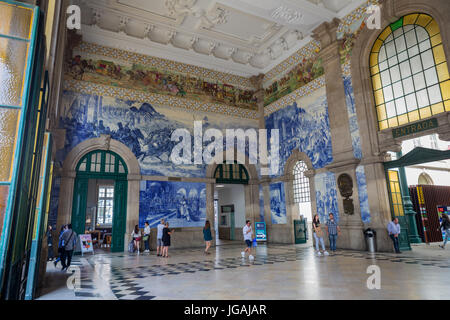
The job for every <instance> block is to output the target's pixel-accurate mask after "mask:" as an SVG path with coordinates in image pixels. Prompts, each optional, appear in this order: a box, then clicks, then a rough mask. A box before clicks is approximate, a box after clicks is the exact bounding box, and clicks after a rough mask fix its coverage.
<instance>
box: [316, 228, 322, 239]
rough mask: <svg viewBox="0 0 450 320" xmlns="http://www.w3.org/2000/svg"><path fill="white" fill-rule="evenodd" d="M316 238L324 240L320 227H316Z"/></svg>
mask: <svg viewBox="0 0 450 320" xmlns="http://www.w3.org/2000/svg"><path fill="white" fill-rule="evenodd" d="M316 236H317V237H318V238H323V232H322V228H321V227H320V226H318V227H316Z"/></svg>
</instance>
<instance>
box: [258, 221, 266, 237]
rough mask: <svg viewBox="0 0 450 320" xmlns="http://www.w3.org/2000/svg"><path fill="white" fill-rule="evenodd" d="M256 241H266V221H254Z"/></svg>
mask: <svg viewBox="0 0 450 320" xmlns="http://www.w3.org/2000/svg"><path fill="white" fill-rule="evenodd" d="M255 233H256V241H267V233H266V223H265V222H255Z"/></svg>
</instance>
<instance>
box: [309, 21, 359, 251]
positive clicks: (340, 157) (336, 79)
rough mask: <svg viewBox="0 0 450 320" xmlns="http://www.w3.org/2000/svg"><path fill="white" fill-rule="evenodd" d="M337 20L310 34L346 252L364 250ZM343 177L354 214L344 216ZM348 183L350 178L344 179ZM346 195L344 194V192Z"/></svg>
mask: <svg viewBox="0 0 450 320" xmlns="http://www.w3.org/2000/svg"><path fill="white" fill-rule="evenodd" d="M339 23H340V20H339V19H337V18H335V19H333V20H332V21H331V22H330V23H328V22H324V23H322V24H321V25H320V26H319V27H317V28H316V29H315V30H314V31H313V38H314V39H316V40H318V41H320V44H321V50H320V53H319V58H320V59H322V64H323V68H324V71H325V82H326V94H327V103H328V116H329V121H330V131H331V143H332V149H333V163H332V164H330V165H328V166H327V169H328V170H330V171H332V172H334V174H335V177H336V185H337V186H338V188H337V189H338V190H337V201H338V206H339V213H340V214H339V224H340V226H341V231H342V235H341V237H340V239H339V241H338V244H337V245H338V247H340V248H346V249H356V250H364V249H365V243H364V237H363V223H362V220H361V208H360V204H359V195H358V185H357V180H356V167H357V165H358V164H359V160H358V159H356V158H355V156H354V153H353V146H352V138H351V134H350V124H349V115H348V110H347V103H346V99H345V88H344V82H343V76H342V68H341V61H340V53H339V48H340V41H338V40H337V34H336V32H337V28H338V26H339ZM344 174H346V175H347V177H350V179H351V180H350V183H351V184H352V185H353V186H352V188H350V184H349V185H348V186H347V189H348V190H347V194H351V196H350V199H351V200H352V201H353V208H354V210H353V212H352V211H349V214H346V213H345V210H344V203H348V202H350V199H349V196H348V195H347V196H345V195H344V194H343V193H342V188H341V191H340V188H339V181H338V179H339V177H341V176H342V175H344ZM347 181H349V179H347ZM344 193H345V192H344Z"/></svg>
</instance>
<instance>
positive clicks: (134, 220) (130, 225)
mask: <svg viewBox="0 0 450 320" xmlns="http://www.w3.org/2000/svg"><path fill="white" fill-rule="evenodd" d="M141 178H142V176H141V175H138V174H129V175H128V177H127V180H128V183H127V184H128V191H127V192H128V193H127V222H126V228H125V234H124V235H123V237H124V246H123V250H124V252H126V251H127V250H128V243H130V241H131V232H132V231H133V229H134V226H135V225H138V224H139V194H140V191H141V184H140V182H141ZM150 237H152V235H150ZM152 242H153V243H152ZM152 244H153V245H155V241H150V245H151V249H153V248H155V249H156V246H155V247H152Z"/></svg>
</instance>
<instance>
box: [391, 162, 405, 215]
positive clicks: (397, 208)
mask: <svg viewBox="0 0 450 320" xmlns="http://www.w3.org/2000/svg"><path fill="white" fill-rule="evenodd" d="M388 178H389V186H390V195H391V202H392V208H393V209H394V215H395V216H403V200H402V194H401V192H400V182H399V178H398V171H396V170H388Z"/></svg>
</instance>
